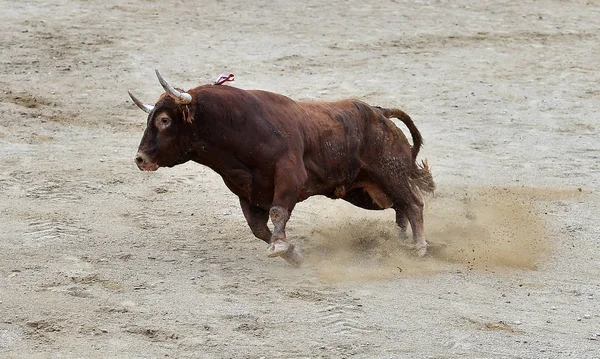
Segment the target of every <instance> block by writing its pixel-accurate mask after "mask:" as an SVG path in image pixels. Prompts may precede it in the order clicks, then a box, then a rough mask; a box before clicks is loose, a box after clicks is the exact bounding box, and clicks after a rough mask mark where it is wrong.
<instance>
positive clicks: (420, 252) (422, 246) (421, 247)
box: [415, 242, 429, 258]
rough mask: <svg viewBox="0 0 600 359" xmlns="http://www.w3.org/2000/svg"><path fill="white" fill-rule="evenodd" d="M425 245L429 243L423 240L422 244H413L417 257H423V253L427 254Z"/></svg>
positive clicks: (427, 245)
mask: <svg viewBox="0 0 600 359" xmlns="http://www.w3.org/2000/svg"><path fill="white" fill-rule="evenodd" d="M427 247H429V244H427V242H425V243H423V244H420V243H417V244H416V245H415V250H416V252H417V257H419V258H423V257H425V255H426V254H427Z"/></svg>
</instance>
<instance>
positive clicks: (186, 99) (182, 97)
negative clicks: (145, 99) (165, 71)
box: [154, 70, 192, 105]
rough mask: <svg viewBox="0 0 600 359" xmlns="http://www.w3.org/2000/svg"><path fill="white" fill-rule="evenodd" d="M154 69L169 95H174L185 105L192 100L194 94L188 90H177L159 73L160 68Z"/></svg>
mask: <svg viewBox="0 0 600 359" xmlns="http://www.w3.org/2000/svg"><path fill="white" fill-rule="evenodd" d="M154 71H156V77H158V81H159V82H160V84H161V85H162V87H163V88H164V89H165V91H167V93H168V94H169V96H171V97H174V98H175V99H176V100H177V101H179V103H182V104H184V105H187V104H188V103H190V102H192V95H190V94H189V93H187V92H179V91H177V90H175V88H174V87H173V86H171V85H169V84H168V83H167V81H165V79H163V78H162V76H160V73H158V70H154Z"/></svg>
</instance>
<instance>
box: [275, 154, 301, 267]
mask: <svg viewBox="0 0 600 359" xmlns="http://www.w3.org/2000/svg"><path fill="white" fill-rule="evenodd" d="M296 168H297V167H295V168H294V167H292V166H290V165H289V164H288V163H283V164H282V163H280V164H279V165H278V166H277V170H276V176H275V191H274V196H273V204H272V206H271V208H270V210H269V217H270V218H271V222H272V223H273V235H272V236H271V241H270V243H269V246H268V247H267V254H268V256H269V257H279V256H280V257H282V258H283V259H285V260H286V261H287V262H288V263H291V264H293V265H296V266H299V265H300V264H301V263H302V254H301V253H300V250H299V249H297V248H296V247H295V246H294V245H293V244H291V243H289V242H288V241H287V239H286V235H285V226H286V224H287V221H288V220H289V219H290V215H291V213H292V210H293V209H294V206H295V205H296V201H297V200H298V195H299V192H300V186H301V183H303V182H304V181H305V180H306V172H305V171H304V170H302V171H298V170H296ZM302 169H303V168H302Z"/></svg>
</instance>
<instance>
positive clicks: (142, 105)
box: [127, 91, 154, 113]
mask: <svg viewBox="0 0 600 359" xmlns="http://www.w3.org/2000/svg"><path fill="white" fill-rule="evenodd" d="M127 93H128V94H129V97H131V99H132V100H133V103H135V104H136V105H137V107H139V108H141V109H142V111H144V112H146V113H150V112H152V110H154V106H150V105H146V104H145V103H143V102H142V101H140V100H138V99H137V97H135V96H133V94H132V93H131V92H129V91H127Z"/></svg>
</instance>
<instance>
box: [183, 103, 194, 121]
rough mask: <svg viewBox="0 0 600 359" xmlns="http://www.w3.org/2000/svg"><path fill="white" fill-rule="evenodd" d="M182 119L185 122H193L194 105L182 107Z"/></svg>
mask: <svg viewBox="0 0 600 359" xmlns="http://www.w3.org/2000/svg"><path fill="white" fill-rule="evenodd" d="M183 120H184V121H185V122H187V123H192V122H194V107H193V106H192V108H190V106H185V108H184V109H183Z"/></svg>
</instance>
